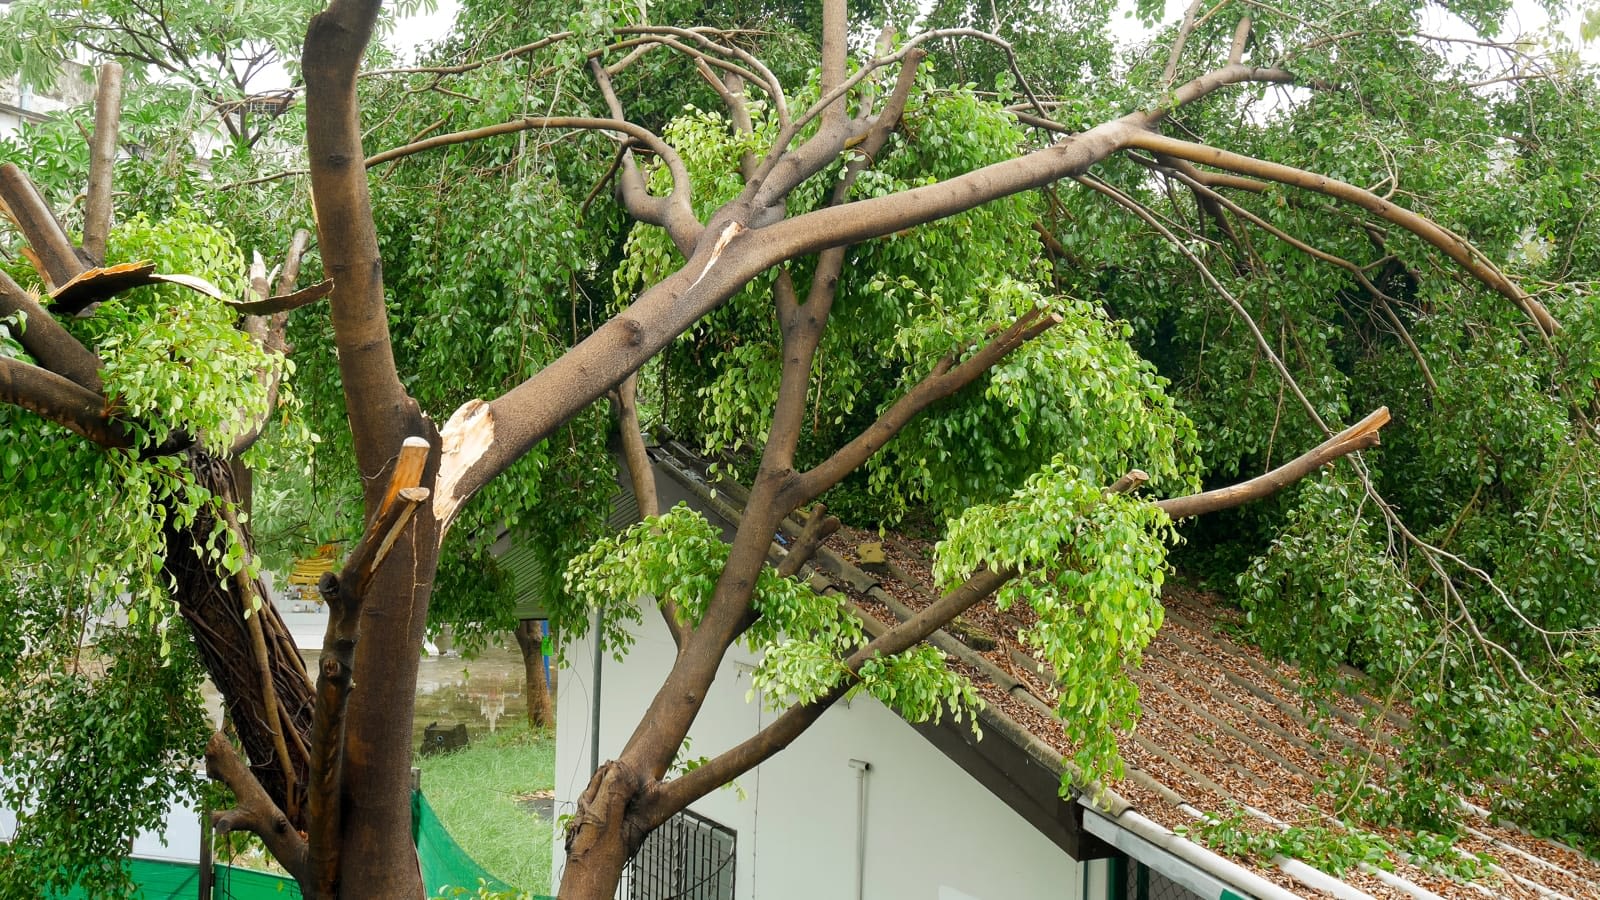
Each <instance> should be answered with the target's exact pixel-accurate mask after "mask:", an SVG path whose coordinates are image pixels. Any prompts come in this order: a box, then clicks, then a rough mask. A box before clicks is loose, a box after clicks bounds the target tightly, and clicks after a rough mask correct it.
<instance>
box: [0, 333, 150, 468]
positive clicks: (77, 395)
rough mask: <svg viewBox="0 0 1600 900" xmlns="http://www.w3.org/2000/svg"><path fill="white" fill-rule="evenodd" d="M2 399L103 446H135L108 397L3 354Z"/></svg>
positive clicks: (0, 371)
mask: <svg viewBox="0 0 1600 900" xmlns="http://www.w3.org/2000/svg"><path fill="white" fill-rule="evenodd" d="M0 402H5V403H9V404H11V405H13V406H20V407H22V408H23V409H25V410H28V411H29V412H32V413H36V414H38V415H39V416H41V417H43V418H45V419H48V420H49V421H51V422H54V423H56V424H57V425H60V426H62V427H63V428H66V429H67V430H68V431H71V432H72V433H73V434H76V435H78V436H79V437H83V438H86V439H88V440H89V441H92V442H93V443H96V444H99V445H100V446H102V447H121V448H126V447H132V446H133V435H131V434H129V433H128V430H127V429H126V428H125V427H123V425H122V424H121V423H119V422H117V421H116V420H114V419H112V418H111V416H110V414H109V412H108V411H107V409H106V400H105V398H104V397H102V396H101V395H100V393H99V392H98V391H91V390H89V389H88V388H86V387H84V386H83V385H81V384H78V383H77V382H74V381H72V380H70V379H68V378H66V377H65V376H62V375H57V374H56V373H54V372H51V371H49V370H47V369H41V368H40V367H38V366H34V365H29V364H28V363H25V362H23V361H22V360H20V359H12V358H10V357H7V356H0Z"/></svg>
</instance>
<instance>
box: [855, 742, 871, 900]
mask: <svg viewBox="0 0 1600 900" xmlns="http://www.w3.org/2000/svg"><path fill="white" fill-rule="evenodd" d="M850 768H852V769H855V770H856V900H866V896H867V773H868V772H871V771H872V763H869V762H867V761H866V760H863V759H852V760H850Z"/></svg>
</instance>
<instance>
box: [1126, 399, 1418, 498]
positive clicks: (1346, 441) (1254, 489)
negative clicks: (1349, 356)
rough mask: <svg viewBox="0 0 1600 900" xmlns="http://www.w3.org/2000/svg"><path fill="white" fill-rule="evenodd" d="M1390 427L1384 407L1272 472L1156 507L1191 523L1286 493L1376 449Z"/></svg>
mask: <svg viewBox="0 0 1600 900" xmlns="http://www.w3.org/2000/svg"><path fill="white" fill-rule="evenodd" d="M1388 423H1389V408H1388V407H1386V406H1380V407H1378V408H1377V409H1376V410H1374V411H1373V412H1371V413H1369V414H1367V416H1366V418H1364V419H1362V420H1361V421H1359V422H1357V423H1356V424H1354V425H1351V426H1350V427H1349V428H1346V429H1345V430H1343V431H1341V432H1339V433H1338V434H1336V435H1334V436H1333V437H1331V438H1328V439H1327V440H1325V441H1323V442H1322V443H1320V444H1318V445H1317V446H1315V447H1313V448H1311V449H1310V450H1307V451H1306V452H1305V453H1302V454H1300V455H1299V456H1297V457H1295V458H1294V459H1292V460H1290V461H1288V462H1286V463H1284V464H1283V465H1281V466H1279V467H1277V468H1276V469H1273V470H1272V471H1270V472H1267V473H1265V474H1263V475H1257V476H1256V477H1255V478H1252V479H1250V480H1249V481H1241V482H1240V483H1238V484H1234V485H1229V486H1228V487H1225V488H1217V489H1216V490H1214V491H1205V492H1203V493H1199V494H1191V495H1190V496H1187V497H1174V498H1172V499H1170V500H1162V501H1160V502H1158V503H1157V504H1156V506H1159V507H1161V509H1162V510H1163V511H1165V512H1166V514H1167V515H1169V516H1171V517H1172V518H1174V519H1187V518H1190V517H1192V516H1199V515H1204V514H1206V513H1209V512H1216V511H1218V510H1223V509H1232V508H1233V507H1235V506H1241V505H1243V504H1245V503H1249V502H1251V501H1252V500H1259V499H1261V498H1262V497H1266V496H1268V495H1270V494H1275V493H1277V492H1278V491H1281V490H1283V489H1284V488H1286V487H1288V486H1289V485H1291V484H1293V483H1295V482H1296V481H1299V480H1300V479H1302V478H1304V477H1306V476H1307V475H1310V474H1311V473H1312V472H1315V471H1316V470H1317V469H1320V468H1322V467H1323V466H1325V465H1327V464H1329V463H1331V462H1333V461H1334V460H1336V459H1339V458H1340V457H1343V456H1348V455H1350V454H1351V453H1355V452H1356V451H1358V450H1365V449H1367V448H1369V447H1376V446H1377V445H1378V430H1379V429H1381V428H1382V427H1383V426H1384V425H1387V424H1388Z"/></svg>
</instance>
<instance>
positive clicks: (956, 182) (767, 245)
mask: <svg viewBox="0 0 1600 900" xmlns="http://www.w3.org/2000/svg"><path fill="white" fill-rule="evenodd" d="M1274 72H1275V70H1258V69H1251V68H1249V67H1243V66H1239V67H1229V68H1227V69H1224V70H1219V71H1218V72H1215V73H1211V75H1209V76H1203V77H1202V78H1201V79H1197V80H1196V81H1195V82H1191V83H1190V85H1186V86H1185V87H1184V88H1180V89H1179V92H1178V93H1179V94H1180V95H1181V96H1180V100H1182V99H1183V98H1188V99H1187V100H1184V102H1189V101H1192V100H1193V99H1194V98H1197V97H1199V96H1204V94H1205V93H1207V92H1209V91H1212V90H1216V89H1218V88H1220V87H1222V86H1224V85H1227V84H1234V83H1238V82H1241V81H1245V80H1248V79H1250V78H1251V77H1254V76H1255V75H1257V74H1260V75H1262V76H1263V77H1268V78H1271V77H1276V76H1275V75H1274ZM1285 74H1286V73H1285ZM1166 109H1170V107H1167V108H1163V109H1160V110H1156V111H1154V112H1139V113H1131V114H1129V115H1127V116H1124V117H1122V118H1121V119H1118V120H1115V121H1112V122H1107V123H1104V124H1102V125H1099V126H1096V127H1094V128H1091V129H1089V130H1088V131H1084V132H1081V133H1078V134H1074V135H1069V136H1066V137H1064V138H1063V139H1062V140H1060V141H1058V142H1057V143H1055V144H1054V145H1052V146H1050V147H1048V148H1044V149H1042V150H1037V151H1034V152H1032V153H1029V154H1027V155H1025V156H1022V157H1019V158H1016V159H1012V160H1008V161H1006V162H1002V163H996V164H994V165H990V166H986V167H984V168H982V169H978V170H976V171H974V172H969V173H967V174H965V175H960V176H956V177H955V178H951V179H949V180H946V181H943V182H939V183H938V184H933V185H928V186H925V187H920V188H914V189H912V190H909V191H903V192H900V193H897V194H894V195H891V196H885V197H874V198H870V199H864V200H858V201H856V202H853V203H848V204H845V205H843V206H830V207H827V208H824V209H820V210H816V211H814V212H810V213H806V214H805V215H801V216H797V217H794V218H791V219H785V220H783V221H780V222H777V223H775V224H772V225H768V226H764V227H760V228H754V227H751V226H749V225H748V224H747V223H748V222H753V221H755V219H756V218H757V216H758V214H759V213H760V212H761V210H759V209H756V208H754V206H753V204H749V203H746V202H744V201H736V202H735V203H733V204H730V205H729V206H727V207H724V209H723V211H722V212H720V213H718V214H717V215H716V216H714V217H713V218H712V220H711V225H710V226H709V227H708V228H707V232H708V233H707V234H705V235H703V236H702V238H701V239H700V241H698V243H697V247H696V249H695V252H694V253H693V254H689V259H688V262H687V263H686V264H685V265H684V266H683V267H682V268H680V269H679V270H678V271H677V272H675V273H673V274H672V275H670V276H668V277H667V278H665V279H663V280H662V281H661V282H659V283H658V284H656V285H655V286H654V287H652V288H650V289H649V290H646V291H645V292H644V293H643V294H641V295H640V296H639V298H638V299H637V300H635V301H634V303H633V304H632V305H631V306H629V307H628V308H627V309H626V310H624V311H623V312H622V313H620V314H619V315H617V316H615V317H613V318H612V319H610V320H609V321H607V322H606V323H605V324H603V325H601V326H600V327H599V328H597V329H596V330H595V331H594V332H593V333H592V334H590V335H589V337H587V338H585V339H584V340H583V341H582V342H581V343H579V344H578V345H577V346H576V347H574V348H573V349H572V350H570V351H568V352H567V353H565V354H563V355H562V356H561V357H559V358H557V359H556V360H554V361H553V362H551V364H550V365H548V366H546V367H545V368H544V369H542V370H540V371H539V372H538V373H537V374H535V375H534V376H532V377H531V378H529V379H528V380H527V381H524V382H522V383H521V384H520V385H518V386H516V387H515V388H512V389H511V390H510V391H508V392H506V393H505V394H504V395H502V396H501V397H499V398H498V399H496V400H494V401H493V402H491V403H484V402H483V401H472V402H471V403H469V404H467V405H465V406H463V407H462V409H461V410H458V412H457V415H458V416H461V417H462V419H463V421H466V420H467V419H469V418H470V419H471V420H472V421H474V422H477V423H478V426H477V427H478V428H479V429H480V430H487V431H488V432H489V434H490V435H491V436H492V440H488V441H486V442H485V443H484V445H483V446H482V447H481V448H479V449H475V450H474V452H473V453H472V454H471V455H470V456H464V457H463V458H462V459H461V460H460V461H459V463H457V465H458V466H459V468H461V470H462V471H461V473H460V475H459V477H458V478H457V479H456V480H454V481H453V482H452V484H451V488H450V490H449V491H448V493H447V492H445V491H438V492H436V494H435V499H434V502H435V503H436V504H438V503H451V504H459V503H460V502H462V501H464V500H465V499H466V498H467V497H469V496H471V495H472V494H473V493H475V492H476V491H477V490H478V489H479V488H481V487H482V486H483V485H484V484H487V483H488V481H489V480H490V479H492V478H493V477H494V476H495V475H497V474H499V473H500V472H502V471H504V470H505V469H506V468H507V467H509V466H510V465H511V464H512V463H514V462H515V461H516V460H517V459H520V458H521V457H522V455H523V454H525V453H527V452H528V450H529V449H530V448H532V447H533V446H534V445H535V444H537V443H538V442H539V441H540V440H543V439H544V438H545V437H547V436H549V435H550V434H551V433H552V432H553V431H554V430H555V429H556V428H558V427H560V425H561V423H562V422H565V421H566V420H567V419H568V418H570V417H571V416H572V415H574V414H575V413H576V412H577V411H578V410H580V409H582V408H583V407H585V406H587V405H588V404H589V403H591V402H593V401H594V400H596V399H598V398H599V397H602V396H604V395H605V393H606V392H607V391H609V390H610V389H612V388H613V387H615V386H616V385H617V384H619V383H621V381H622V379H623V378H625V377H627V375H628V374H629V373H631V372H633V371H635V370H636V369H638V368H639V366H641V365H643V364H644V362H645V361H646V360H647V359H649V358H650V357H651V356H654V355H655V354H656V353H658V352H659V351H660V350H661V348H663V347H665V346H666V345H667V343H668V342H670V341H671V340H673V339H674V338H676V337H677V336H678V335H679V334H681V333H683V331H684V330H686V329H687V328H689V326H690V325H692V324H693V323H694V322H696V321H698V320H699V319H700V317H701V316H704V315H705V314H706V313H707V312H709V311H710V310H712V309H714V308H715V307H717V306H718V305H720V304H721V303H723V302H724V301H725V300H727V299H728V298H729V297H731V296H733V295H734V294H735V293H736V292H737V291H738V290H739V289H740V288H742V287H743V286H744V285H745V284H747V283H749V281H750V280H751V279H752V278H754V277H756V275H758V274H759V273H761V272H763V271H765V270H767V269H769V268H771V267H772V266H773V265H776V264H778V263H780V262H782V261H784V260H788V259H793V258H796V257H798V256H802V255H805V254H808V253H815V252H818V251H820V250H823V249H826V248H828V247H835V246H844V245H848V244H852V243H859V242H860V241H863V240H867V239H869V238H873V237H878V236H881V235H886V234H892V233H894V232H897V231H901V230H904V229H906V228H910V227H913V226H916V225H921V224H923V223H926V222H931V221H934V220H937V219H941V218H944V217H946V216H951V215H955V214H957V213H961V212H965V211H966V210H969V209H972V208H974V207H977V206H980V205H982V204H984V203H987V202H989V201H991V200H994V199H997V198H999V197H1004V196H1009V195H1012V194H1015V193H1018V192H1020V191H1025V190H1028V189H1031V188H1036V187H1042V186H1044V185H1047V184H1050V183H1052V182H1054V181H1056V180H1059V179H1061V178H1065V177H1070V176H1072V175H1076V174H1078V173H1080V172H1082V171H1084V170H1086V169H1087V168H1088V167H1089V166H1091V165H1093V164H1095V163H1097V162H1099V161H1101V160H1103V159H1105V158H1106V157H1107V156H1110V155H1111V154H1112V153H1115V152H1116V151H1118V150H1120V149H1122V148H1123V146H1124V142H1125V141H1126V140H1127V139H1128V138H1129V137H1130V136H1131V135H1132V133H1133V131H1134V130H1135V129H1134V128H1133V127H1132V126H1138V125H1142V124H1143V123H1146V122H1148V121H1151V117H1152V116H1157V117H1158V116H1159V115H1164V114H1165V111H1166ZM758 231H759V233H760V237H759V238H756V237H755V233H756V232H758Z"/></svg>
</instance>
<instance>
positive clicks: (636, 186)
mask: <svg viewBox="0 0 1600 900" xmlns="http://www.w3.org/2000/svg"><path fill="white" fill-rule="evenodd" d="M589 68H590V70H591V71H592V72H593V73H594V80H595V85H596V86H597V87H599V88H600V95H601V96H602V97H603V98H605V102H606V106H607V108H609V109H610V111H611V116H612V118H613V119H615V120H617V121H619V122H620V121H625V120H626V115H625V114H624V113H623V111H622V101H620V100H618V99H617V94H616V91H614V90H612V88H611V76H610V75H608V74H606V70H605V67H604V66H602V65H600V61H599V60H597V59H592V60H590V61H589ZM639 131H640V132H641V133H642V134H643V135H647V136H648V137H647V138H641V141H642V142H643V143H645V145H646V146H648V147H649V148H650V149H652V150H654V151H655V152H656V154H657V155H658V156H660V157H661V159H662V161H663V162H665V163H666V165H667V171H668V172H669V173H670V174H671V176H672V192H671V193H669V194H668V195H667V196H665V197H656V196H653V195H651V193H650V189H649V187H648V186H647V185H646V184H645V180H644V175H643V174H642V173H641V172H640V171H639V166H638V164H637V163H636V162H635V161H634V158H633V152H632V151H631V150H629V149H627V148H626V147H624V148H623V151H622V178H621V179H620V180H619V181H618V182H617V186H618V194H619V196H620V197H621V199H622V202H623V205H624V206H625V207H627V209H628V213H629V214H630V215H632V216H634V217H636V218H638V219H639V220H640V221H644V222H649V223H651V224H653V225H660V226H661V227H662V228H665V229H666V230H667V234H668V235H670V236H671V238H672V243H673V245H674V246H676V247H677V248H678V251H679V252H681V253H683V254H684V255H685V256H687V255H688V254H689V252H690V250H691V249H692V248H693V247H694V243H695V241H697V240H699V239H700V234H701V231H702V230H703V229H702V227H701V225H700V220H699V219H697V218H695V215H694V202H693V189H692V188H691V187H690V181H689V170H688V168H687V167H686V166H684V164H683V159H682V158H680V157H679V156H678V152H677V151H676V150H674V149H672V148H671V147H670V146H669V145H668V144H667V143H666V142H665V141H663V140H661V139H660V138H657V137H656V136H655V135H654V134H652V133H651V132H649V131H648V130H645V129H642V128H641V129H639ZM630 136H632V135H630Z"/></svg>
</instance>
